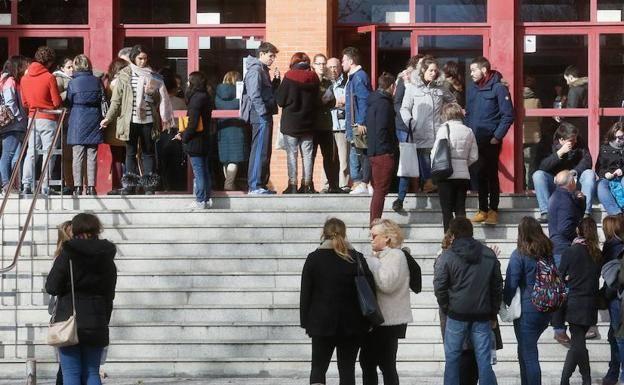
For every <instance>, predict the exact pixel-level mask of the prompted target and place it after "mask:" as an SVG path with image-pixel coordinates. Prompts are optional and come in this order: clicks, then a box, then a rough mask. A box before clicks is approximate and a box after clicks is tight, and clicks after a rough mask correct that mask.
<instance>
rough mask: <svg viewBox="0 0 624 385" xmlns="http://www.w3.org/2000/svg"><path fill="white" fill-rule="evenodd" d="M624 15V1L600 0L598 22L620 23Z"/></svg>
mask: <svg viewBox="0 0 624 385" xmlns="http://www.w3.org/2000/svg"><path fill="white" fill-rule="evenodd" d="M623 14H624V1H622V0H598V21H601V22H620V21H622V16H623Z"/></svg>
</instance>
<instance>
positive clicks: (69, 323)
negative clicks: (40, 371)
mask: <svg viewBox="0 0 624 385" xmlns="http://www.w3.org/2000/svg"><path fill="white" fill-rule="evenodd" d="M69 276H70V279H71V293H72V315H71V316H70V317H69V318H68V319H67V320H65V321H61V322H54V320H55V318H56V309H57V307H58V303H59V301H58V300H57V301H56V305H55V306H54V312H53V313H52V319H50V325H49V326H48V338H47V343H48V345H50V346H54V347H56V348H62V347H64V346H73V345H78V344H79V341H78V323H77V322H76V296H75V294H74V269H73V264H72V261H71V260H70V261H69Z"/></svg>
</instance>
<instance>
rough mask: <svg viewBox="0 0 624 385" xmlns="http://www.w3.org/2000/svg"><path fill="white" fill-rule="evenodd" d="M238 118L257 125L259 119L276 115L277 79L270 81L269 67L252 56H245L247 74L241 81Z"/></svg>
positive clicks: (278, 82)
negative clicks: (241, 92)
mask: <svg viewBox="0 0 624 385" xmlns="http://www.w3.org/2000/svg"><path fill="white" fill-rule="evenodd" d="M243 82H244V86H243V96H242V97H241V106H240V117H241V119H243V120H244V121H245V122H247V123H258V122H259V121H260V117H265V118H270V117H271V116H272V115H275V114H277V102H276V101H275V91H276V90H277V87H278V86H279V84H280V81H279V79H277V78H275V79H273V81H271V76H270V75H269V67H267V66H266V65H264V64H263V63H262V62H261V61H260V60H258V59H257V58H255V57H253V56H247V73H246V74H245V79H244V80H243Z"/></svg>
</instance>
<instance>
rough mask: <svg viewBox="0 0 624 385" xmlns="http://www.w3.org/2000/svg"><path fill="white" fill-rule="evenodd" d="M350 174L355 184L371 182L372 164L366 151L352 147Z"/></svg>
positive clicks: (350, 152)
mask: <svg viewBox="0 0 624 385" xmlns="http://www.w3.org/2000/svg"><path fill="white" fill-rule="evenodd" d="M349 174H350V175H351V180H352V181H353V184H356V183H357V182H364V183H368V182H370V163H369V162H368V156H367V155H366V150H361V149H359V148H355V146H353V145H351V151H349Z"/></svg>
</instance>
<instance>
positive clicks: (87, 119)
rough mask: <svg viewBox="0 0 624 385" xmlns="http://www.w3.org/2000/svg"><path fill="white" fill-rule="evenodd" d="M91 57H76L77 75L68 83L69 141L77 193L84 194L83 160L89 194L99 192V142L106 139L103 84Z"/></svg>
mask: <svg viewBox="0 0 624 385" xmlns="http://www.w3.org/2000/svg"><path fill="white" fill-rule="evenodd" d="M91 68H92V67H91V61H90V60H89V58H88V57H86V56H85V55H78V56H76V57H75V58H74V78H73V79H72V81H71V82H69V85H68V86H67V105H68V106H69V108H70V109H71V114H70V115H69V129H68V131H67V144H68V145H70V146H72V155H73V157H72V159H73V162H72V170H73V175H74V195H76V196H79V195H82V191H83V187H82V186H83V185H82V183H83V179H82V177H83V175H82V170H83V164H84V162H85V156H86V163H87V188H86V194H87V195H96V192H95V179H96V176H97V150H98V145H99V144H100V143H102V142H103V141H104V135H103V133H102V129H101V128H100V120H101V119H102V104H101V103H102V98H103V97H104V87H103V86H102V82H101V81H100V79H98V78H97V77H95V76H93V72H92V69H91Z"/></svg>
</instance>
